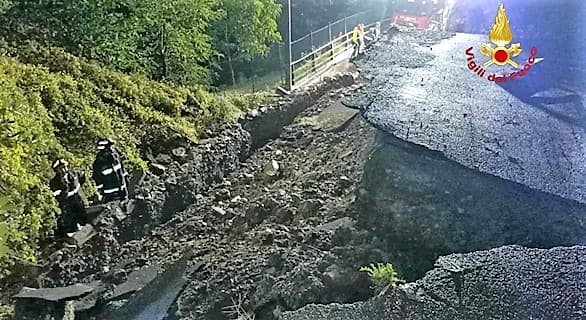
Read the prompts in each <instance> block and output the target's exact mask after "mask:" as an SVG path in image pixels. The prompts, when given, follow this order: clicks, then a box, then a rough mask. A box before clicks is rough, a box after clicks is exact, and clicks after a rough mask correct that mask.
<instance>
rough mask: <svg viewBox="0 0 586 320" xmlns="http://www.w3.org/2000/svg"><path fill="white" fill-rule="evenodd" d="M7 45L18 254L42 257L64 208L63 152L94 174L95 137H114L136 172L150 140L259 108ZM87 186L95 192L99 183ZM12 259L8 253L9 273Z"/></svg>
mask: <svg viewBox="0 0 586 320" xmlns="http://www.w3.org/2000/svg"><path fill="white" fill-rule="evenodd" d="M0 51H1V52H0V53H2V54H3V55H2V56H0V163H2V166H0V192H1V193H3V194H5V195H6V196H7V197H8V202H9V203H10V204H12V207H11V208H10V209H8V210H7V213H6V214H5V215H0V224H3V225H5V226H6V227H7V229H8V231H9V236H8V239H6V243H7V244H8V247H9V248H10V250H11V251H12V252H14V258H16V259H17V260H24V261H30V262H34V261H35V260H36V258H37V253H38V249H39V248H38V245H37V244H38V241H39V239H42V238H45V237H47V236H49V235H50V234H51V233H52V229H53V227H54V220H55V216H56V215H58V214H59V210H58V207H57V203H56V202H55V200H54V198H53V195H52V194H51V192H50V190H49V188H48V186H47V183H48V180H49V179H50V178H51V177H52V175H53V172H52V169H51V164H52V162H53V161H54V160H55V159H56V158H58V157H62V158H65V159H66V160H67V161H69V163H70V164H71V165H70V166H71V167H72V168H75V169H81V170H85V171H86V172H89V170H90V168H91V164H92V162H93V159H94V156H95V142H96V141H97V139H99V138H101V137H109V138H111V139H113V140H114V141H116V143H117V144H118V145H119V146H120V148H121V149H122V151H123V152H124V154H125V156H126V159H127V163H126V164H127V166H128V167H129V169H130V170H131V171H132V169H133V168H137V167H145V165H146V163H145V161H144V159H142V158H141V151H140V150H141V148H142V147H144V145H145V144H146V143H148V142H149V141H165V139H166V138H170V137H172V136H174V135H181V136H183V137H186V138H187V139H189V140H192V141H196V140H197V139H198V137H199V136H200V134H201V133H202V132H203V131H204V130H206V129H207V128H209V127H210V126H212V125H213V124H214V123H217V122H229V121H234V120H236V119H238V117H239V116H240V115H241V114H242V112H243V111H245V110H246V109H247V108H249V107H250V104H249V103H247V102H246V101H251V100H250V99H249V98H236V97H233V96H217V95H213V94H210V93H208V92H206V91H205V90H204V89H203V88H201V87H191V88H186V87H173V86H169V85H166V84H162V83H159V82H154V81H151V80H148V79H147V78H146V77H145V76H140V75H125V74H122V73H119V72H116V71H113V70H110V69H107V68H103V67H101V66H99V65H97V64H95V63H92V62H89V61H87V60H84V59H80V58H77V57H75V56H72V55H70V54H67V53H65V52H64V51H62V50H59V49H49V48H43V47H39V46H37V45H35V44H32V43H30V44H27V45H25V46H20V47H13V46H10V45H7V44H6V43H0ZM85 188H86V192H87V193H88V195H90V196H91V195H92V193H93V192H94V190H95V188H94V186H93V185H92V184H91V183H89V184H86V186H85ZM13 262H14V259H8V258H7V257H6V256H4V257H0V276H2V275H3V274H4V271H6V270H7V269H6V268H5V267H6V266H7V264H10V263H13Z"/></svg>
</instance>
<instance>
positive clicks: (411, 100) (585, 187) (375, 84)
mask: <svg viewBox="0 0 586 320" xmlns="http://www.w3.org/2000/svg"><path fill="white" fill-rule="evenodd" d="M434 37H435V38H437V37H438V36H437V35H433V34H430V33H428V32H424V33H422V32H405V33H401V34H399V35H397V36H395V37H394V38H393V39H391V40H390V41H386V42H385V41H383V42H381V43H379V44H377V45H376V46H375V47H374V48H373V49H372V50H371V51H370V52H369V53H368V54H367V56H366V57H364V58H363V59H362V60H360V61H358V62H357V64H358V66H359V67H360V68H361V71H362V73H363V75H364V76H365V77H366V78H367V79H368V80H369V81H368V85H367V86H366V89H365V91H364V93H363V96H361V97H357V100H358V101H361V104H362V108H363V110H364V115H365V117H366V118H367V119H368V120H369V121H370V122H371V123H373V124H374V125H376V126H377V127H379V128H381V129H382V130H385V131H387V132H389V133H391V134H394V135H395V136H397V137H399V138H401V139H404V140H407V141H410V142H413V143H416V144H419V145H423V146H425V147H427V148H429V149H432V150H437V151H439V152H442V153H443V154H444V155H445V156H447V157H448V158H450V159H453V160H455V161H457V162H459V163H461V164H463V165H465V166H468V167H471V168H476V169H478V170H479V171H481V172H486V173H489V174H493V175H496V176H499V177H502V178H504V179H508V180H512V181H515V182H519V183H522V184H525V185H527V186H529V187H531V188H535V189H538V190H542V191H545V192H549V193H552V194H556V195H559V196H562V197H565V198H568V199H573V200H577V201H580V202H586V162H585V158H584V156H585V152H586V132H585V131H586V112H585V110H584V102H583V101H584V97H585V92H586V89H585V87H586V85H585V84H584V81H583V79H584V77H581V76H579V75H577V74H579V73H580V72H582V74H583V70H584V69H583V65H584V63H583V62H582V61H581V60H579V59H576V62H575V63H571V62H570V63H564V64H559V63H558V61H562V59H560V56H556V57H550V58H548V57H547V56H543V52H547V51H544V50H539V48H538V51H537V52H538V54H537V57H542V58H544V59H543V60H542V61H540V62H539V63H536V64H534V65H532V66H531V69H529V70H528V71H527V72H526V74H525V75H524V76H523V77H517V78H516V79H515V80H513V81H511V80H510V79H509V80H508V81H507V82H506V83H504V84H496V83H495V82H491V81H488V79H487V78H488V76H489V75H490V74H492V73H495V74H503V73H504V74H509V73H510V72H512V71H514V70H513V69H511V68H508V69H505V68H503V67H496V66H489V67H487V68H486V72H485V73H484V77H480V76H479V75H477V74H476V73H474V72H472V71H471V70H469V68H468V65H467V64H468V61H467V58H468V57H469V55H467V54H466V50H467V49H468V48H470V47H473V50H472V51H469V52H473V54H474V58H473V60H474V61H475V62H476V64H482V63H484V62H485V61H486V60H488V58H486V57H484V56H482V55H481V54H480V52H479V48H480V45H481V43H487V42H488V39H487V36H486V35H471V34H456V35H454V36H453V37H451V38H449V39H446V40H442V41H440V42H439V43H437V41H434ZM435 40H437V39H435ZM434 42H435V44H433V43H434ZM521 45H522V49H523V53H522V54H521V55H519V56H518V57H516V58H515V59H514V60H515V61H516V62H518V63H519V65H521V66H523V65H524V64H525V63H526V62H527V60H528V58H529V56H530V52H531V47H532V46H533V45H534V44H532V43H530V42H527V41H525V43H523V42H522V43H521ZM536 47H538V45H536Z"/></svg>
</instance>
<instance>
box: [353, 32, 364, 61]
mask: <svg viewBox="0 0 586 320" xmlns="http://www.w3.org/2000/svg"><path fill="white" fill-rule="evenodd" d="M361 42H362V41H360V26H356V27H354V30H352V48H353V51H352V55H351V56H350V60H352V59H354V58H356V57H357V56H358V54H359V53H360V45H361Z"/></svg>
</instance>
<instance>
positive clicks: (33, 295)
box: [13, 283, 97, 302]
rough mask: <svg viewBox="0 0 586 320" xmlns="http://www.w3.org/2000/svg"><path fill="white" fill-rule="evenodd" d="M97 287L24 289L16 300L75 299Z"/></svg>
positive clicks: (79, 285) (78, 285)
mask: <svg viewBox="0 0 586 320" xmlns="http://www.w3.org/2000/svg"><path fill="white" fill-rule="evenodd" d="M96 286H97V285H86V284H80V283H78V284H74V285H72V286H68V287H59V288H42V289H34V288H27V287H24V288H22V290H21V291H20V293H18V294H17V295H15V296H13V298H15V299H40V300H46V301H53V302H57V301H62V300H67V299H75V298H79V297H81V296H84V295H86V294H88V293H90V292H92V291H93V290H94V289H95V288H96Z"/></svg>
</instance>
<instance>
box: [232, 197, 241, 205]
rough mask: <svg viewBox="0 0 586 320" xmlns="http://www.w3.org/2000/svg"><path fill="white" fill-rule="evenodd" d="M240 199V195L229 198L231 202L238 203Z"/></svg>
mask: <svg viewBox="0 0 586 320" xmlns="http://www.w3.org/2000/svg"><path fill="white" fill-rule="evenodd" d="M241 201H242V197H240V196H235V197H234V198H232V200H230V202H231V203H239V202H241Z"/></svg>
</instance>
